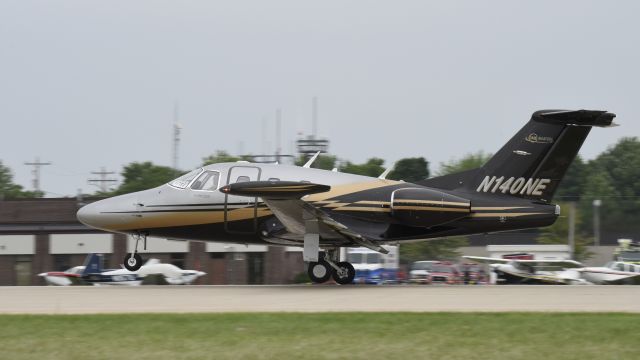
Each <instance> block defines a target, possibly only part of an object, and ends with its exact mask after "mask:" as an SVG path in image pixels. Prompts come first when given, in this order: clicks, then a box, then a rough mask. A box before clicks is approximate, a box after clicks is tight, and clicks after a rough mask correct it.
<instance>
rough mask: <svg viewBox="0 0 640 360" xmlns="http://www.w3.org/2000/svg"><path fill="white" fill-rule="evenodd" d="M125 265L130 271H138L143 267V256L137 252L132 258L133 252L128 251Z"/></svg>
mask: <svg viewBox="0 0 640 360" xmlns="http://www.w3.org/2000/svg"><path fill="white" fill-rule="evenodd" d="M123 263H124V267H125V269H127V270H129V271H137V270H139V269H140V268H141V267H142V257H141V256H140V255H139V254H138V253H135V254H133V258H131V253H128V254H127V255H125V257H124V261H123Z"/></svg>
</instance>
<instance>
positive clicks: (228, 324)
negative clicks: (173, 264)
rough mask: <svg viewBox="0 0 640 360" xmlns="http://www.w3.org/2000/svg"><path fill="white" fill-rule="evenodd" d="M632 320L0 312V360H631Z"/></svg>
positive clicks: (638, 323) (639, 352) (638, 324)
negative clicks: (18, 313) (32, 313)
mask: <svg viewBox="0 0 640 360" xmlns="http://www.w3.org/2000/svg"><path fill="white" fill-rule="evenodd" d="M639 339H640V314H624V313H614V314H592V313H578V314H563V313H560V314H558V313H554V314H545V313H498V314H495V313H482V314H479V313H471V314H464V313H415V314H414V313H335V314H292V313H289V314H280V313H267V314H248V313H243V314H144V315H124V314H123V315H2V316H0V358H1V359H12V360H17V359H83V360H89V359H136V360H141V359H154V360H157V359H439V360H445V359H446V360H448V359H465V360H470V359H508V360H516V359H545V360H550V359H580V360H585V359H598V360H601V359H637V358H639V357H640V341H639Z"/></svg>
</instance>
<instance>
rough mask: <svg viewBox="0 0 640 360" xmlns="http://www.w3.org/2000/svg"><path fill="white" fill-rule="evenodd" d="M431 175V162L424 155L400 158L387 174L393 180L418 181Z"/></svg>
mask: <svg viewBox="0 0 640 360" xmlns="http://www.w3.org/2000/svg"><path fill="white" fill-rule="evenodd" d="M428 177H429V162H428V161H427V160H426V159H425V158H423V157H416V158H405V159H400V160H398V162H396V164H395V165H394V167H393V171H391V173H389V176H387V178H388V179H392V180H404V181H407V182H416V181H420V180H424V179H426V178H428Z"/></svg>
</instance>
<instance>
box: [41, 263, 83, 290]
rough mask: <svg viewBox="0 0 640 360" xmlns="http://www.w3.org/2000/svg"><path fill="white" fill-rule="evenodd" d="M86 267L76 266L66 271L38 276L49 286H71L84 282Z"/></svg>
mask: <svg viewBox="0 0 640 360" xmlns="http://www.w3.org/2000/svg"><path fill="white" fill-rule="evenodd" d="M83 272H84V266H74V267H72V268H69V269H67V270H65V271H49V272H43V273H40V274H38V276H40V277H43V278H44V281H45V282H46V283H47V285H57V286H69V285H76V284H78V283H81V282H82V273H83Z"/></svg>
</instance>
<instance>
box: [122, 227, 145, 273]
mask: <svg viewBox="0 0 640 360" xmlns="http://www.w3.org/2000/svg"><path fill="white" fill-rule="evenodd" d="M133 237H134V239H136V246H135V248H134V249H133V252H132V253H128V254H127V255H125V257H124V261H123V263H124V267H125V269H127V270H129V271H137V270H139V269H140V268H141V267H142V257H141V256H140V254H138V244H139V243H140V240H142V241H143V243H144V249H145V250H147V234H136V235H134V236H133Z"/></svg>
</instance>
